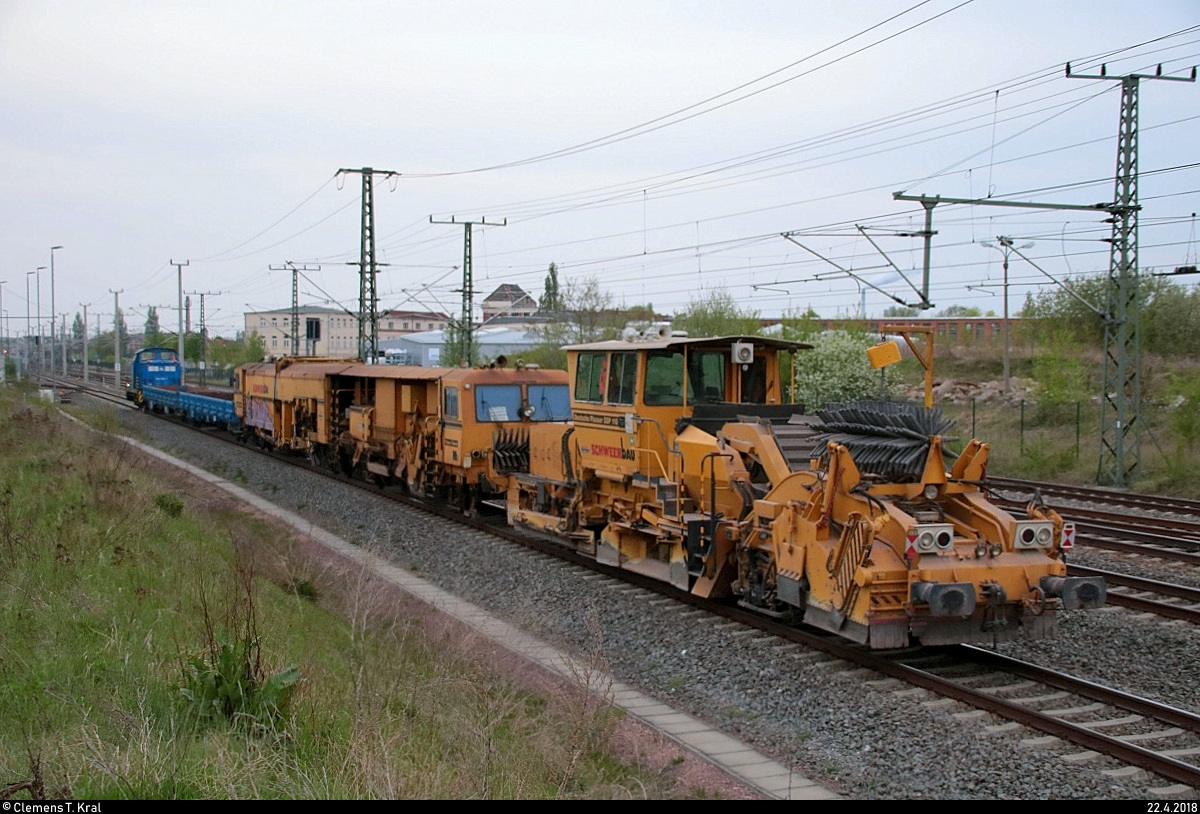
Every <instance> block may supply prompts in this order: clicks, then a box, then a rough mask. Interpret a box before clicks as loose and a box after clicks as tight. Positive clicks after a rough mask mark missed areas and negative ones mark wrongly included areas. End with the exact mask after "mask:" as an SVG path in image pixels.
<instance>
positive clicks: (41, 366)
mask: <svg viewBox="0 0 1200 814" xmlns="http://www.w3.org/2000/svg"><path fill="white" fill-rule="evenodd" d="M45 270H46V267H45V266H38V267H37V309H38V312H37V348H38V354H37V356H38V363H37V368H38V375H39V376H40V375H42V373H44V372H45V370H46V348H45V347H43V346H42V272H43V271H45ZM50 324H51V325H53V324H54V315H53V314H51V315H50ZM51 361H53V359H52V360H51Z"/></svg>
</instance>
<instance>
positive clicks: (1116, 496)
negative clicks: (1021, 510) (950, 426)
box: [985, 475, 1200, 517]
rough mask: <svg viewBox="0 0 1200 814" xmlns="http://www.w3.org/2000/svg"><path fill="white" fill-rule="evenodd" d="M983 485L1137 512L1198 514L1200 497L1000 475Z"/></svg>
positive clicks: (1030, 496) (990, 478)
mask: <svg viewBox="0 0 1200 814" xmlns="http://www.w3.org/2000/svg"><path fill="white" fill-rule="evenodd" d="M985 485H986V486H987V487H989V488H992V489H1004V490H1009V491H1013V492H1020V493H1023V494H1025V495H1027V496H1028V498H1032V497H1033V496H1034V493H1035V492H1040V493H1041V495H1042V496H1043V497H1055V498H1059V499H1066V500H1080V501H1087V502H1090V503H1104V504H1108V505H1110V506H1123V507H1125V508H1129V509H1138V510H1139V511H1151V512H1176V513H1178V514H1183V515H1193V516H1195V517H1200V500H1189V499H1188V498H1181V497H1166V496H1161V495H1143V494H1138V493H1137V492H1126V491H1123V490H1120V489H1111V488H1102V487H1097V486H1072V485H1069V484H1062V483H1049V482H1044V481H1028V480H1021V479H1019V478H1000V477H994V476H992V475H989V476H988V477H987V480H986V481H985ZM1028 498H1027V500H1028Z"/></svg>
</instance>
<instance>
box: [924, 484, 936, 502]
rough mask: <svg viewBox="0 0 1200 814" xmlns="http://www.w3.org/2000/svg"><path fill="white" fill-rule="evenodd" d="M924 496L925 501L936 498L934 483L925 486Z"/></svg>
mask: <svg viewBox="0 0 1200 814" xmlns="http://www.w3.org/2000/svg"><path fill="white" fill-rule="evenodd" d="M924 494H925V499H926V500H933V499H934V498H936V497H937V484H934V483H930V484H927V485H926V486H925V491H924Z"/></svg>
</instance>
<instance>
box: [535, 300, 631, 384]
mask: <svg viewBox="0 0 1200 814" xmlns="http://www.w3.org/2000/svg"><path fill="white" fill-rule="evenodd" d="M630 313H637V314H639V315H643V311H642V310H641V309H640V307H637V308H635V309H633V310H632V311H631V310H630V309H618V308H614V307H613V299H612V294H610V293H609V292H607V291H605V290H604V289H602V288H601V287H600V282H599V280H597V279H596V278H595V277H584V278H581V279H573V280H568V281H567V284H566V287H565V288H564V289H563V291H562V297H561V307H560V308H559V310H558V312H557V314H556V315H555V317H554V319H553V320H552V321H550V322H548V323H546V324H544V325H543V326H542V327H541V328H540V329H539V330H538V338H539V342H538V344H537V346H536V347H534V348H533V349H532V350H531V351H530V352H529V353H528V354H526V357H525V361H527V362H531V363H535V364H538V365H541V366H542V367H546V368H555V369H558V370H565V369H566V367H567V354H566V352H565V351H564V350H563V349H562V348H563V346H564V345H575V344H580V343H584V342H598V341H600V340H603V339H616V338H617V337H619V336H620V335H621V329H622V328H624V327H625V325H626V323H627V322H629V321H632V320H631V319H630V317H629V314H630Z"/></svg>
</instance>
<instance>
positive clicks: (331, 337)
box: [244, 305, 449, 359]
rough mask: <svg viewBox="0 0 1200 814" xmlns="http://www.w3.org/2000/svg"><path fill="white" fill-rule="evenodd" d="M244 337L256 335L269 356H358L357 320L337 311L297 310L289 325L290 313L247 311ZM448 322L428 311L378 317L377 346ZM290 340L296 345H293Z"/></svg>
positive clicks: (283, 310)
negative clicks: (295, 342) (293, 320)
mask: <svg viewBox="0 0 1200 814" xmlns="http://www.w3.org/2000/svg"><path fill="white" fill-rule="evenodd" d="M244 316H245V321H246V335H247V336H249V335H250V333H251V332H254V333H257V334H258V335H259V336H261V337H262V338H263V341H264V343H265V344H266V348H267V354H268V355H270V356H283V355H291V354H293V353H296V352H297V348H298V351H299V355H301V356H326V357H331V358H347V359H352V358H354V357H355V356H357V355H358V317H357V315H355V314H351V313H347V312H346V311H344V310H342V309H340V308H329V307H327V306H321V305H305V306H301V307H300V308H299V309H298V310H297V312H296V325H295V326H293V325H292V309H290V308H279V309H275V310H272V311H247V312H246V313H245V315H244ZM448 322H449V318H448V317H447V316H446V315H445V314H440V313H436V312H431V311H397V310H393V311H387V312H385V313H383V314H381V315H380V317H379V344H380V347H383V343H384V340H387V339H394V338H396V337H399V336H404V335H407V334H411V333H417V332H420V331H437V330H444V329H445V327H446V325H447V323H448ZM293 337H296V338H298V340H299V341H298V343H297V344H293V342H294V340H293Z"/></svg>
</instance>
